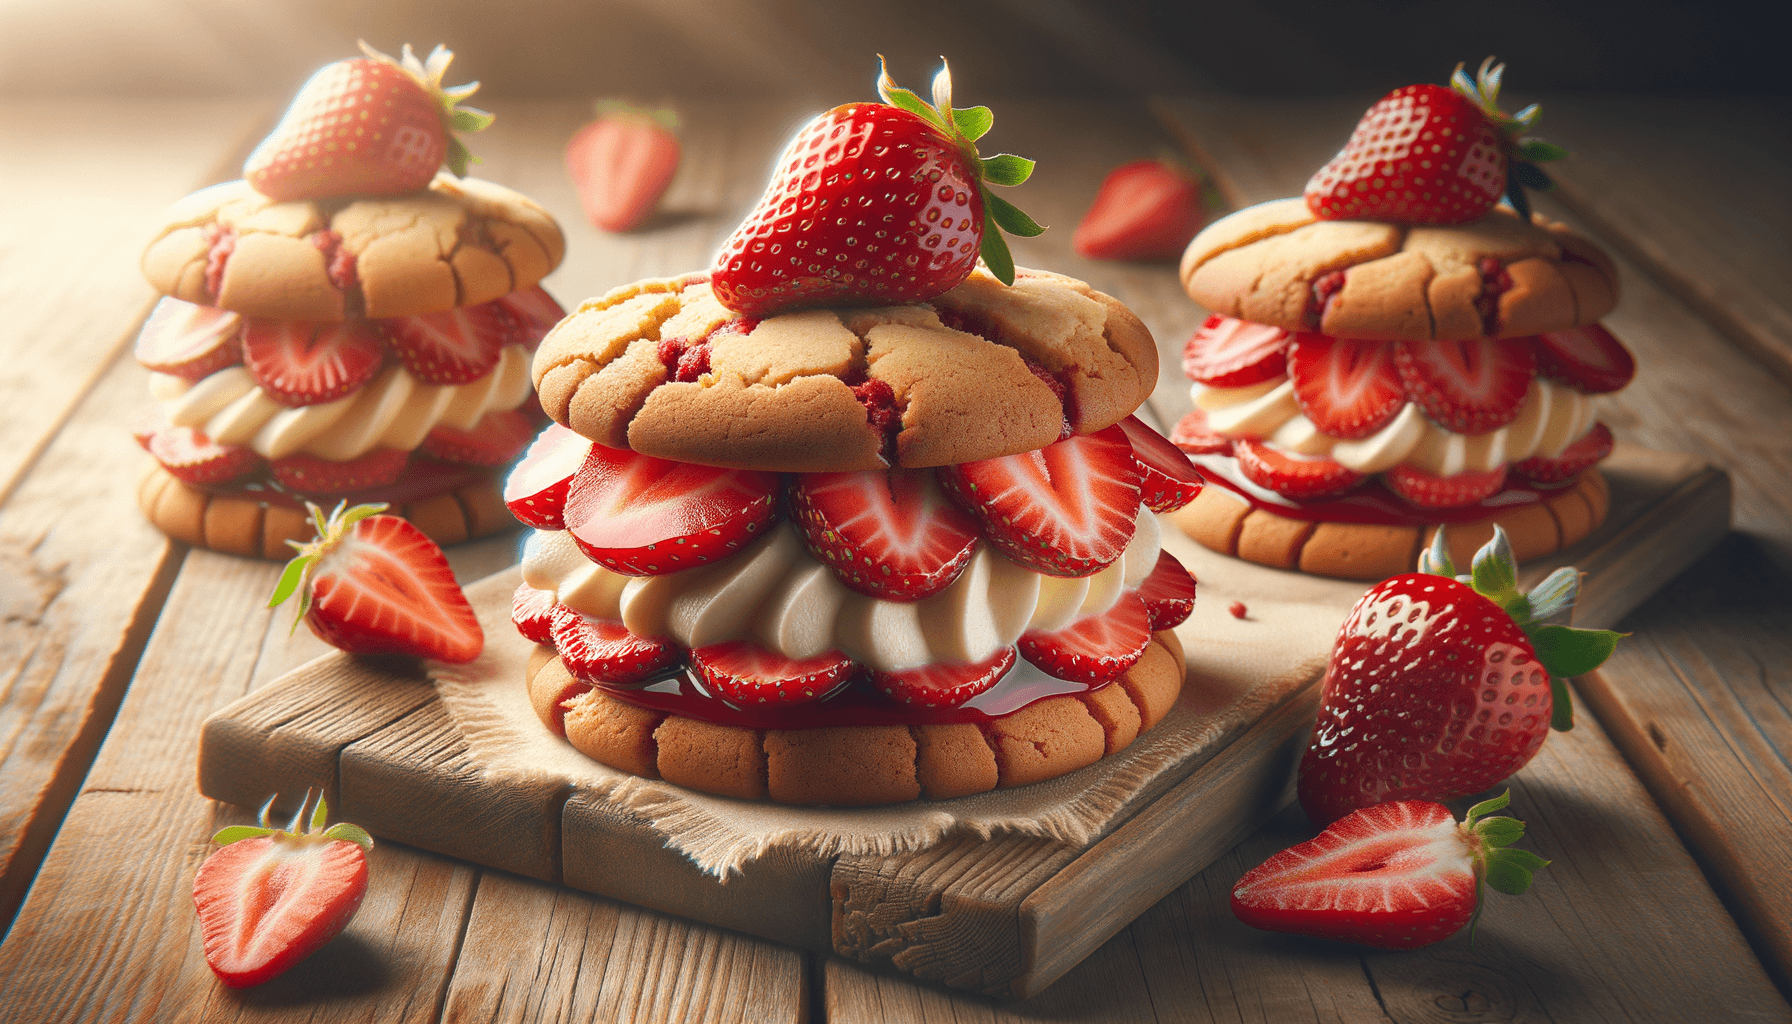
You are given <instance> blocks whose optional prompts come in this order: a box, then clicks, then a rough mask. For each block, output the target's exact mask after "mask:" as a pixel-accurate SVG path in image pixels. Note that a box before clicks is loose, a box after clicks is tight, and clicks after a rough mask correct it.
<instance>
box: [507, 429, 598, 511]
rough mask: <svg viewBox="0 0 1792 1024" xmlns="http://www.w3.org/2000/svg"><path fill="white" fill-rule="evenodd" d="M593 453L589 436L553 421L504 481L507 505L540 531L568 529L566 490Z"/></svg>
mask: <svg viewBox="0 0 1792 1024" xmlns="http://www.w3.org/2000/svg"><path fill="white" fill-rule="evenodd" d="M590 453H591V439H590V438H587V437H584V436H582V435H580V434H579V433H578V432H576V431H574V430H571V429H570V428H567V427H563V426H561V425H560V424H558V423H554V424H550V425H549V426H548V428H547V429H546V430H544V431H542V432H541V436H540V437H537V438H536V439H535V443H533V444H531V445H530V446H529V451H528V452H527V453H526V454H524V455H523V460H522V461H521V462H519V463H517V464H516V468H515V469H513V470H511V471H510V476H509V478H508V479H506V480H505V481H504V504H505V506H506V507H507V508H509V509H510V514H511V515H513V516H515V517H516V518H517V520H518V521H519V522H521V523H522V524H523V525H525V526H533V527H535V528H536V529H537V530H564V529H566V521H565V519H564V518H562V513H563V512H564V511H565V510H566V494H567V490H568V488H570V487H571V486H572V478H573V474H574V473H577V472H578V471H579V467H580V466H582V465H584V464H585V456H587V455H589V454H590Z"/></svg>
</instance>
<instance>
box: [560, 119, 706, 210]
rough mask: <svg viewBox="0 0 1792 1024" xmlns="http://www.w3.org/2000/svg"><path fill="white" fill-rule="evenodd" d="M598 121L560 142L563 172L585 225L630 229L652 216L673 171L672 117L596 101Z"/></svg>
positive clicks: (674, 124)
mask: <svg viewBox="0 0 1792 1024" xmlns="http://www.w3.org/2000/svg"><path fill="white" fill-rule="evenodd" d="M597 112H598V117H597V120H595V121H592V122H591V123H590V124H587V125H586V126H585V127H583V128H580V129H579V130H578V132H577V133H576V134H574V135H573V137H572V140H571V141H570V142H568V143H567V144H566V173H567V174H569V175H571V176H572V183H573V185H574V187H575V188H576V189H577V190H578V193H579V205H580V206H581V207H583V208H584V210H585V216H586V217H589V218H590V219H591V223H593V224H595V225H597V226H598V227H600V228H603V229H604V230H605V231H632V230H634V229H635V228H638V227H640V226H641V225H642V224H643V223H645V222H646V221H647V218H648V217H649V216H650V215H652V213H653V208H654V207H655V206H657V205H658V204H659V201H660V196H661V195H663V194H664V193H665V191H666V186H667V185H669V184H671V183H672V174H673V172H675V171H677V170H678V157H679V146H678V136H676V135H674V134H672V133H673V132H674V131H676V130H677V129H678V115H677V114H675V113H673V112H672V111H670V110H642V109H640V108H638V107H631V106H629V105H628V104H626V103H618V102H616V101H614V100H600V101H599V102H598V104H597Z"/></svg>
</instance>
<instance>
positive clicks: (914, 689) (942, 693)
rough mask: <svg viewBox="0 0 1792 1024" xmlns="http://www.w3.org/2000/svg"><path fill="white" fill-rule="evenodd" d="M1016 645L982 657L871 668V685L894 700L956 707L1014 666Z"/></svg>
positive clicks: (938, 706)
mask: <svg viewBox="0 0 1792 1024" xmlns="http://www.w3.org/2000/svg"><path fill="white" fill-rule="evenodd" d="M1014 659H1015V654H1014V648H1012V647H1004V648H1002V649H1001V650H999V651H997V652H996V653H994V654H992V655H990V656H989V657H987V658H984V659H983V660H982V661H977V662H968V663H959V664H947V663H943V662H942V663H939V664H934V665H923V666H921V667H920V668H909V669H903V670H902V671H900V672H875V671H874V672H872V673H871V685H873V686H875V687H877V688H878V690H880V691H882V692H883V694H884V696H886V697H889V698H890V699H891V700H896V701H901V702H902V703H904V704H915V705H918V706H920V707H924V708H955V707H958V706H959V705H960V704H963V703H964V702H965V701H967V700H970V699H971V698H972V697H975V696H977V695H978V694H979V693H982V692H983V691H984V690H987V689H989V688H990V687H992V686H994V685H996V682H997V681H998V680H1000V679H1001V678H1002V677H1003V676H1005V675H1007V674H1008V670H1009V669H1011V668H1013V667H1014Z"/></svg>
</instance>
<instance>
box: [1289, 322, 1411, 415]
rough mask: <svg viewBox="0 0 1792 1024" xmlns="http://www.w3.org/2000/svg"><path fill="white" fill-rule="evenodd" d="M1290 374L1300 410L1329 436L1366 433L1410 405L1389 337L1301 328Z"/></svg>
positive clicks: (1293, 347) (1292, 348)
mask: <svg viewBox="0 0 1792 1024" xmlns="http://www.w3.org/2000/svg"><path fill="white" fill-rule="evenodd" d="M1288 377H1289V379H1290V380H1292V381H1294V400H1295V401H1296V402H1298V403H1300V411H1301V412H1303V413H1305V414H1306V416H1307V419H1310V420H1312V421H1313V426H1315V427H1318V428H1319V432H1320V433H1321V434H1324V435H1326V436H1327V437H1336V438H1342V439H1344V440H1347V441H1350V440H1356V439H1357V438H1362V437H1368V436H1369V435H1370V434H1373V433H1375V432H1376V431H1377V430H1380V429H1381V428H1382V427H1385V426H1387V425H1388V424H1389V423H1392V422H1393V421H1394V417H1395V416H1397V415H1399V414H1400V409H1401V407H1403V406H1404V405H1406V388H1405V386H1404V385H1403V384H1402V383H1401V381H1400V369H1399V367H1397V366H1395V365H1394V346H1393V344H1392V343H1390V342H1385V341H1358V340H1356V339H1354V338H1333V337H1331V336H1329V335H1325V334H1314V333H1312V332H1311V331H1302V332H1301V333H1299V334H1297V335H1295V336H1294V344H1292V345H1291V346H1289V348H1288Z"/></svg>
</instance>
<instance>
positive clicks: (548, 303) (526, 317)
mask: <svg viewBox="0 0 1792 1024" xmlns="http://www.w3.org/2000/svg"><path fill="white" fill-rule="evenodd" d="M497 301H498V305H499V306H501V307H503V309H504V311H505V312H507V313H509V314H510V318H511V327H512V333H511V336H510V337H511V341H513V342H516V343H518V344H521V345H523V346H524V347H525V348H527V349H528V350H529V351H531V352H533V351H535V347H536V346H537V345H540V344H541V339H543V338H545V337H547V333H548V332H549V331H551V330H553V329H554V325H555V324H557V323H559V322H560V321H561V320H563V319H565V318H566V310H565V309H563V308H561V306H560V303H559V302H557V301H555V299H554V297H553V296H552V295H549V294H548V290H547V289H546V288H543V287H542V286H541V285H536V286H535V287H533V288H524V289H523V290H521V291H515V292H511V293H510V294H509V295H506V296H504V297H503V298H501V299H499V300H497Z"/></svg>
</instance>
